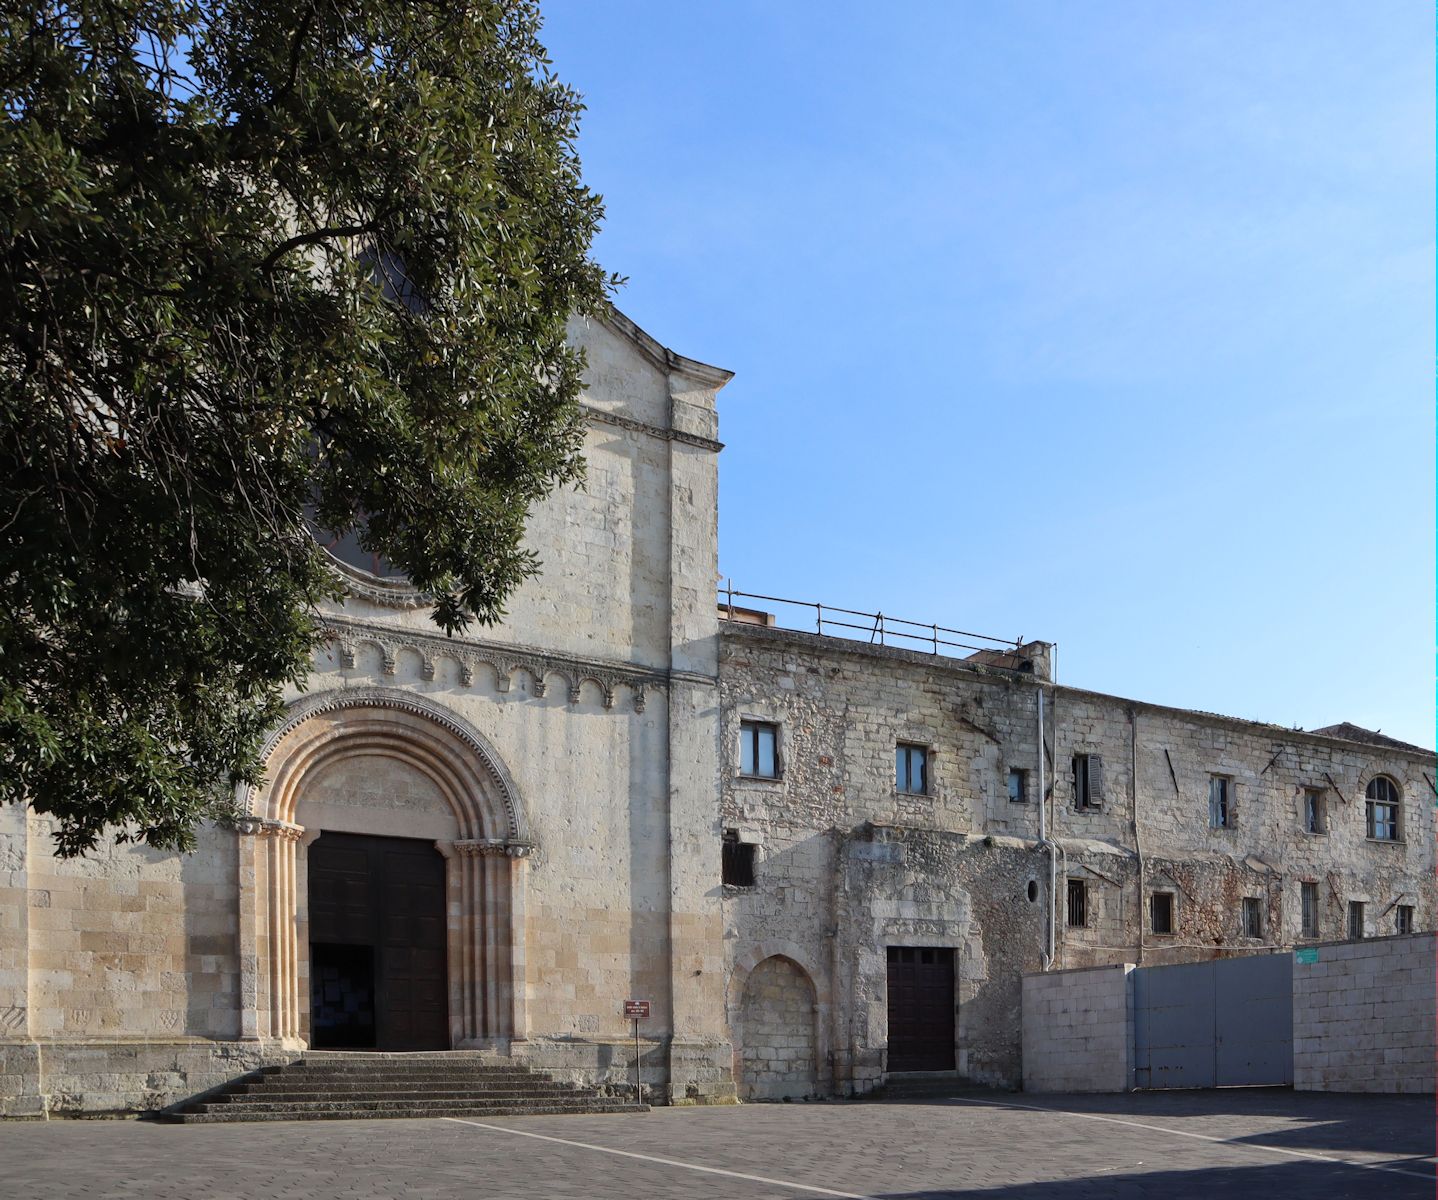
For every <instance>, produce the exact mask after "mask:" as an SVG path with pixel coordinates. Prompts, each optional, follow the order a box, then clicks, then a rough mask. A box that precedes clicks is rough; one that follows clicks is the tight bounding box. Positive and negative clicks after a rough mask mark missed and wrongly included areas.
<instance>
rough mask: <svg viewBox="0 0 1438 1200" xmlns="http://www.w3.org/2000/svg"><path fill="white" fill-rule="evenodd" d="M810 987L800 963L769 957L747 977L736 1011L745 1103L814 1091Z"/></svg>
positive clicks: (801, 1096) (741, 1092)
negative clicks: (737, 1011) (741, 1047)
mask: <svg viewBox="0 0 1438 1200" xmlns="http://www.w3.org/2000/svg"><path fill="white" fill-rule="evenodd" d="M816 1012H817V1005H816V1002H815V996H814V987H813V984H812V983H810V982H809V977H808V975H807V974H806V973H805V972H804V969H803V968H802V967H800V966H799V965H798V964H796V963H794V962H791V961H790V960H789V959H787V958H783V957H780V956H779V955H771V956H770V957H769V958H766V959H765V960H764V961H763V962H761V963H760V964H759V965H758V966H757V967H755V968H754V970H753V971H751V972H750V973H749V978H748V979H747V980H746V981H745V984H744V999H743V1005H742V1007H741V1009H740V1016H739V1027H740V1030H741V1037H740V1041H741V1042H742V1044H743V1047H744V1049H743V1057H742V1067H741V1069H740V1071H739V1075H738V1079H737V1080H736V1081H735V1082H736V1083H737V1085H738V1088H739V1095H740V1097H741V1098H742V1099H745V1100H800V1099H804V1098H806V1097H809V1096H812V1095H814V1094H815V1092H816V1091H817V1087H818V1074H817V1070H816V1066H815V1043H816V1038H815V1032H814V1022H815V1014H816Z"/></svg>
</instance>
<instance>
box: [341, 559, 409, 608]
mask: <svg viewBox="0 0 1438 1200" xmlns="http://www.w3.org/2000/svg"><path fill="white" fill-rule="evenodd" d="M325 557H326V559H328V560H329V568H330V570H331V571H333V572H334V573H335V575H337V576H338V577H339V581H340V584H341V585H342V586H343V587H344V589H345V591H347V592H348V593H349V594H350V595H351V596H356V597H358V598H359V599H361V600H368V601H369V602H370V603H371V604H383V605H384V606H385V607H386V608H422V607H423V606H424V605H426V604H433V603H434V598H433V597H432V596H430V595H429V593H428V592H422V591H420V590H419V589H418V588H417V587H415V586H414V584H412V583H410V581H409V580H408V579H381V578H380V577H379V576H378V575H371V574H370V573H369V572H368V571H362V570H360V569H359V568H358V567H352V566H350V564H349V563H346V562H341V561H340V560H339V559H337V558H336V557H335V556H334V555H333V554H330V553H329V552H328V551H327V552H326V553H325Z"/></svg>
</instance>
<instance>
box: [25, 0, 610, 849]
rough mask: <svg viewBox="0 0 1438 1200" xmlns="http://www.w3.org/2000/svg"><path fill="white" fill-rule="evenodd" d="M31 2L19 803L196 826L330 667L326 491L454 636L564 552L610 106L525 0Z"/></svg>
mask: <svg viewBox="0 0 1438 1200" xmlns="http://www.w3.org/2000/svg"><path fill="white" fill-rule="evenodd" d="M0 22H3V23H4V26H5V28H4V32H3V35H0V86H3V98H4V104H5V108H6V113H7V114H8V119H7V120H6V121H5V122H3V123H0V309H3V311H0V316H3V324H0V588H3V589H4V590H3V604H0V801H10V802H20V803H28V804H30V805H31V806H32V807H33V808H34V809H36V810H37V811H40V812H46V813H49V814H51V815H52V816H53V817H54V818H55V819H56V821H57V824H58V828H59V834H58V849H59V850H60V852H61V853H66V854H70V853H77V852H83V851H84V850H86V849H88V848H90V847H91V846H93V845H94V844H95V841H96V839H97V838H98V837H99V836H100V835H101V834H102V833H105V832H107V831H108V832H112V833H115V834H117V835H118V836H120V837H124V838H136V839H142V840H144V841H146V842H149V843H150V844H152V845H155V846H162V847H183V846H186V845H188V844H189V843H190V839H191V837H192V830H193V827H194V825H195V823H196V822H197V821H198V820H200V819H204V818H206V817H214V816H218V815H223V813H224V812H225V811H226V810H227V808H228V806H229V804H230V803H231V799H230V798H231V797H232V796H233V789H234V787H235V784H236V783H237V782H240V781H245V780H252V779H254V778H255V777H256V770H257V764H256V761H255V753H256V749H257V747H258V745H259V744H260V741H261V740H262V738H263V737H264V734H265V732H266V730H267V729H268V728H269V727H271V726H272V725H273V723H274V722H275V721H276V720H277V719H278V716H279V714H280V711H281V706H280V700H279V697H280V689H281V687H282V686H283V685H284V684H285V683H286V682H287V681H290V680H295V681H300V680H303V678H304V677H305V675H306V673H307V671H308V665H309V662H310V655H311V653H312V651H313V649H314V645H315V641H316V631H315V623H314V619H313V614H314V612H315V608H316V605H318V604H319V603H321V602H322V601H323V600H325V599H326V598H327V597H332V596H333V595H334V594H335V587H336V585H335V577H334V575H333V574H332V572H331V571H330V570H329V568H328V567H327V566H326V563H325V561H324V560H323V558H322V556H321V555H320V554H319V552H318V551H317V550H316V548H315V547H314V545H313V543H312V542H311V541H310V540H309V538H308V537H307V536H306V535H305V533H304V531H303V530H304V526H303V521H302V516H303V513H304V511H305V509H306V506H307V505H310V504H314V505H315V507H316V509H317V511H318V514H319V518H320V520H321V522H322V523H323V524H324V525H326V526H327V527H328V528H330V529H332V530H335V531H336V532H340V533H344V532H347V531H349V530H350V529H352V528H357V529H358V530H359V534H360V537H361V541H362V542H363V544H364V545H365V547H366V548H367V549H369V550H372V551H375V552H377V553H379V554H381V555H383V556H384V557H385V558H386V559H388V560H389V561H390V562H391V563H393V564H395V565H396V566H398V567H400V568H401V569H403V570H404V571H406V572H407V573H408V574H409V575H410V576H411V578H412V580H413V582H414V583H415V584H416V585H417V586H418V587H420V588H421V589H423V590H425V591H427V592H429V593H431V594H434V595H438V596H440V597H441V599H440V601H439V602H438V603H437V605H436V608H435V613H434V617H435V620H436V621H437V622H438V623H439V624H440V625H441V626H442V627H443V628H444V629H446V630H447V631H450V632H455V631H458V630H461V629H463V628H465V627H466V626H467V625H468V624H470V623H471V622H474V621H481V622H488V621H493V620H495V619H497V618H498V617H499V616H500V614H501V613H502V611H503V609H502V606H503V603H504V599H505V597H506V596H507V595H508V594H509V593H510V592H511V591H512V590H513V588H514V587H515V586H516V585H517V584H518V583H519V582H520V581H521V580H522V579H523V578H524V577H525V576H526V575H528V574H530V573H532V572H533V570H534V569H535V563H534V560H533V557H532V556H531V555H530V554H528V553H527V552H526V551H524V550H523V548H522V547H521V545H520V540H521V537H522V533H523V527H524V520H525V518H526V516H527V514H528V512H529V510H530V507H531V506H532V505H533V503H534V502H535V501H536V500H538V499H539V498H540V497H542V496H544V495H545V494H547V493H548V492H549V491H551V490H552V489H553V488H555V487H556V486H559V485H561V484H565V483H568V482H571V481H574V480H575V479H577V478H578V475H579V471H580V460H579V447H580V439H581V426H580V421H579V413H578V408H577V404H576V397H577V395H578V390H579V380H580V372H581V369H582V363H581V362H580V360H579V358H578V356H577V355H576V354H575V353H574V352H573V351H571V350H570V349H569V348H568V347H567V346H566V344H565V336H564V333H565V322H566V319H567V317H568V316H569V314H570V313H572V312H589V311H594V310H595V309H596V308H597V307H598V306H600V305H602V304H603V303H604V300H605V296H606V289H607V287H608V286H609V285H610V283H611V282H612V281H610V280H607V279H606V278H605V276H604V275H603V273H602V272H601V271H600V269H599V267H598V266H597V265H596V264H595V263H594V262H593V261H592V260H591V259H590V257H589V246H590V243H591V240H592V238H593V236H594V234H595V232H596V230H597V228H598V224H599V220H600V217H601V207H600V202H599V199H598V197H596V196H594V195H593V194H592V193H590V192H589V191H588V190H587V189H586V188H585V187H584V185H583V182H582V179H581V176H580V170H579V163H578V160H577V159H576V157H575V155H574V152H573V146H574V142H575V138H576V136H577V120H578V115H579V112H580V111H581V105H580V103H579V100H578V98H577V97H576V96H575V95H574V94H573V93H572V92H571V91H569V90H568V89H567V88H565V87H564V86H563V85H562V84H560V83H559V82H558V81H557V80H555V79H554V78H553V76H552V75H551V74H550V73H549V70H548V66H547V61H546V59H545V56H544V51H543V48H542V46H540V44H539V42H538V40H537V34H538V28H539V17H538V11H537V7H536V5H535V4H534V3H532V2H522V0H489V2H483V0H482V2H478V3H459V2H443V3H441V2H435V0H414V2H411V0H387V2H383V3H381V2H363V0H332V2H320V0H317V2H313V3H289V4H285V3H281V4H275V3H270V2H265V3H260V2H259V0H231V2H229V3H226V4H224V5H218V6H210V5H196V4H187V3H179V2H176V0H111V2H108V3H106V4H105V5H102V6H70V5H67V4H58V3H29V4H24V3H22V4H20V5H19V6H18V7H17V6H11V8H10V9H9V10H8V11H7V13H6V14H5V15H4V16H0ZM376 262H392V263H394V264H397V265H398V266H399V267H400V269H401V271H402V275H403V280H404V281H405V283H406V284H407V285H408V286H409V287H410V288H412V289H413V293H414V294H415V295H417V296H418V297H422V303H419V304H415V303H409V302H405V301H404V300H403V299H402V298H399V299H397V298H396V294H395V289H394V287H393V286H390V287H388V288H387V287H385V286H382V284H383V283H384V280H383V279H380V280H377V278H376V270H375V265H374V264H375V263H376ZM387 293H388V294H387Z"/></svg>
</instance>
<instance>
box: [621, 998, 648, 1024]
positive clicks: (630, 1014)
mask: <svg viewBox="0 0 1438 1200" xmlns="http://www.w3.org/2000/svg"><path fill="white" fill-rule="evenodd" d="M624 1015H625V1017H626V1018H627V1019H628V1020H631V1021H645V1020H648V1019H649V1001H648V1000H626V1001H625V1002H624Z"/></svg>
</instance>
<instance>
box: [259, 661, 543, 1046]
mask: <svg viewBox="0 0 1438 1200" xmlns="http://www.w3.org/2000/svg"><path fill="white" fill-rule="evenodd" d="M261 757H262V761H264V763H265V765H266V767H267V770H268V778H267V779H266V781H265V783H264V784H263V785H262V786H261V787H259V788H257V789H250V790H248V791H247V792H246V793H245V794H243V795H241V796H240V797H239V799H240V806H241V811H242V812H245V813H248V814H249V819H247V820H244V821H242V822H241V824H240V831H241V833H242V834H248V835H251V836H249V837H248V838H247V839H246V841H247V842H248V845H247V846H242V848H241V888H242V891H243V892H244V893H246V896H245V901H244V903H243V905H242V913H241V929H240V934H241V943H242V956H243V961H244V962H245V963H247V964H249V963H253V964H254V966H253V967H252V968H250V970H252V971H253V978H252V979H247V980H242V988H243V989H244V991H245V993H246V995H247V1000H248V996H251V995H252V996H253V997H254V1002H253V1005H251V1004H250V1003H248V1002H247V1003H246V1005H245V1012H244V1015H243V1023H244V1029H245V1032H246V1034H248V1035H249V1036H253V1037H258V1038H261V1039H275V1040H277V1041H280V1042H281V1043H284V1044H287V1045H300V1044H303V1042H304V1041H305V1039H306V1038H307V1036H308V1033H309V1029H308V1021H309V1004H308V999H307V998H308V990H309V983H308V976H309V940H308V897H307V849H306V848H307V847H308V845H309V843H310V842H311V841H312V840H313V839H314V838H315V837H317V836H318V835H319V834H320V833H321V832H322V829H321V828H306V827H304V826H303V825H301V824H300V823H298V822H297V820H296V817H297V815H300V814H303V813H305V812H306V811H309V812H311V813H316V814H324V813H326V812H328V815H329V816H330V817H331V818H332V817H334V810H333V809H330V810H326V809H324V808H323V806H320V807H318V808H316V807H313V806H312V807H310V808H309V809H308V810H307V809H306V805H305V795H306V787H307V785H312V786H317V785H318V781H320V780H321V779H323V778H324V777H325V776H326V775H327V774H328V773H329V772H330V771H332V770H337V769H338V770H343V769H344V767H345V762H346V760H347V759H355V760H358V761H360V762H366V761H367V760H374V759H383V760H389V761H390V762H392V763H393V764H394V765H395V766H396V768H397V770H398V771H399V772H400V773H401V774H404V773H410V774H409V777H410V778H414V777H415V775H418V776H420V777H422V778H423V781H424V784H425V788H424V790H425V793H426V795H427V796H429V797H431V800H430V803H431V804H435V803H437V802H436V801H434V800H433V799H432V797H433V796H434V795H435V794H438V795H439V796H441V797H443V801H444V805H445V806H447V808H448V810H449V812H450V814H451V815H452V818H453V823H452V825H449V824H446V825H445V827H444V836H443V837H440V838H437V839H436V840H435V846H436V848H437V849H438V850H439V851H440V853H441V854H443V855H444V857H445V860H446V888H447V892H448V897H447V905H446V907H447V911H448V962H449V1024H450V1042H451V1045H452V1046H456V1047H461V1046H467V1047H474V1046H484V1045H492V1044H496V1043H502V1042H504V1041H507V1040H508V1039H510V1038H513V1037H516V1036H523V1030H524V1026H525V1014H524V1004H523V988H522V986H521V978H522V974H523V948H522V941H521V939H522V936H523V928H524V920H523V912H524V865H525V863H524V860H525V858H526V857H527V855H528V852H529V849H530V845H529V841H528V838H527V836H526V835H527V832H528V826H527V822H526V820H525V815H524V809H523V806H522V805H521V803H520V799H519V794H518V791H517V789H516V788H515V786H514V782H513V780H512V778H511V777H510V775H509V772H508V771H507V770H506V769H505V767H504V764H503V761H502V760H501V759H500V757H499V755H498V753H497V752H496V751H495V749H494V747H493V746H492V745H490V743H489V742H488V740H487V739H486V738H485V737H484V736H483V735H482V734H480V733H479V731H478V730H476V729H475V728H474V727H473V726H472V725H470V724H469V722H467V721H465V720H464V719H463V718H461V717H460V716H458V715H457V714H456V713H454V712H452V711H450V710H448V709H446V708H444V707H443V706H441V705H439V704H436V703H434V702H433V701H430V700H427V699H425V698H424V697H421V696H416V695H414V694H412V693H408V692H401V691H397V690H391V689H387V688H355V689H347V690H345V691H336V692H323V693H319V694H316V695H313V696H307V697H305V698H303V699H301V700H299V701H297V702H296V703H295V704H294V705H292V706H291V708H290V711H289V714H288V716H287V718H286V719H285V721H284V722H282V723H281V725H280V726H279V727H278V728H277V729H276V730H275V731H274V733H273V734H272V735H271V736H270V738H269V739H268V740H267V741H266V743H265V745H264V747H263V748H262V751H261ZM427 819H428V820H429V821H431V822H433V821H434V820H436V819H439V818H436V817H435V816H433V815H430V816H429V817H428V818H427ZM326 827H328V828H332V829H334V830H335V831H338V832H347V831H356V830H355V829H354V828H353V827H348V828H347V827H346V826H345V825H344V824H339V825H334V826H329V825H327V826H326ZM430 829H431V833H430V834H427V835H426V836H431V835H432V832H433V826H432V825H431V826H430ZM358 831H361V832H363V831H365V830H363V829H361V830H358ZM369 831H370V832H373V830H369ZM408 836H414V835H413V834H409V835H408Z"/></svg>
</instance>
